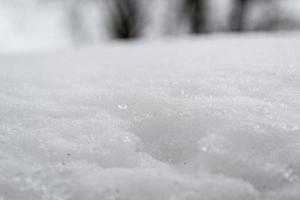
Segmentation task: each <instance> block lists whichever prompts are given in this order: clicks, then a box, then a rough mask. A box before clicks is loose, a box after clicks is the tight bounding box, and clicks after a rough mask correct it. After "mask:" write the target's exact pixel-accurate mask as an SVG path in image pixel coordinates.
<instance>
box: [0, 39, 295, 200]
mask: <svg viewBox="0 0 300 200" xmlns="http://www.w3.org/2000/svg"><path fill="white" fill-rule="evenodd" d="M299 127H300V36H299V37H298V36H296V35H289V36H288V35H286V36H263V35H261V36H244V37H233V36H225V37H221V36H216V37H208V38H202V39H189V40H188V39H186V40H182V41H172V40H170V41H166V42H151V43H150V42H144V43H132V44H125V43H124V44H117V43H116V44H114V45H112V46H109V45H103V46H102V47H95V48H90V49H86V50H81V51H79V50H78V51H72V52H70V51H66V52H56V53H54V52H53V53H50V54H46V53H45V54H40V55H19V56H0V199H1V200H41V199H42V200H67V199H70V200H252V199H258V200H298V199H300V129H299Z"/></svg>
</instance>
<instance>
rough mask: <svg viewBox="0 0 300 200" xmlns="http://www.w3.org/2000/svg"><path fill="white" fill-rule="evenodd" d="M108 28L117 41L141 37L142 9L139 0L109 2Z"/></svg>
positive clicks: (113, 0) (112, 0) (111, 0)
mask: <svg viewBox="0 0 300 200" xmlns="http://www.w3.org/2000/svg"><path fill="white" fill-rule="evenodd" d="M107 5H108V8H109V21H108V23H109V24H108V27H109V31H110V33H111V36H112V37H113V38H116V39H124V40H125V39H126V40H128V39H134V38H137V37H139V36H140V35H141V32H142V30H141V28H142V23H141V18H142V15H141V10H140V9H141V7H140V5H139V0H108V1H107Z"/></svg>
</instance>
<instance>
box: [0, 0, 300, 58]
mask: <svg viewBox="0 0 300 200" xmlns="http://www.w3.org/2000/svg"><path fill="white" fill-rule="evenodd" d="M299 29H300V1H299V0H0V52H1V53H3V52H24V51H40V50H49V49H54V48H62V47H73V46H76V47H80V46H86V45H95V44H101V43H106V42H109V41H117V40H123V41H132V40H140V39H150V38H162V37H183V36H187V35H196V34H197V35H200V34H203V35H204V34H205V35H207V34H214V33H220V32H222V33H237V34H241V33H249V32H286V31H297V30H299Z"/></svg>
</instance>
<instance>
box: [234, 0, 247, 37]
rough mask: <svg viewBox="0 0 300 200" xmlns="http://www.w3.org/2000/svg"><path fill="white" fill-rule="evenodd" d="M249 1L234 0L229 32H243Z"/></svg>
mask: <svg viewBox="0 0 300 200" xmlns="http://www.w3.org/2000/svg"><path fill="white" fill-rule="evenodd" d="M250 1H251V0H235V1H234V5H233V10H232V16H231V30H232V31H237V32H241V31H245V30H246V18H247V14H248V7H249V2H250Z"/></svg>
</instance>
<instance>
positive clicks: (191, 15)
mask: <svg viewBox="0 0 300 200" xmlns="http://www.w3.org/2000/svg"><path fill="white" fill-rule="evenodd" d="M206 10H207V7H206V0H182V16H183V17H184V18H185V19H186V20H187V23H188V24H189V32H190V33H193V34H198V33H203V32H205V31H207V30H206V17H207V12H206Z"/></svg>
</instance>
